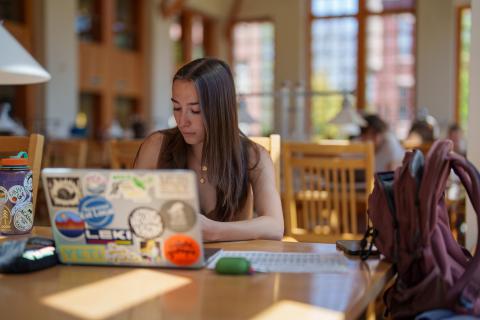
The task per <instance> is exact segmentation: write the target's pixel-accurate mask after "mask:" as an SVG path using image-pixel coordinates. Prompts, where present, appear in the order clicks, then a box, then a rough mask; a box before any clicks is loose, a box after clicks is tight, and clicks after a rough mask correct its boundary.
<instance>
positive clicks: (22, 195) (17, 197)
mask: <svg viewBox="0 0 480 320" xmlns="http://www.w3.org/2000/svg"><path fill="white" fill-rule="evenodd" d="M28 198H29V194H28V192H27V191H26V190H25V188H24V187H23V186H20V185H15V186H13V187H11V188H10V189H8V199H9V200H10V202H11V203H23V202H25V201H26V200H28Z"/></svg>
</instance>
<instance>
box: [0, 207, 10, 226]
mask: <svg viewBox="0 0 480 320" xmlns="http://www.w3.org/2000/svg"><path fill="white" fill-rule="evenodd" d="M11 223H12V214H11V212H10V209H9V208H8V207H7V206H3V209H2V217H1V221H0V229H2V230H10V229H11V226H10V224H11Z"/></svg>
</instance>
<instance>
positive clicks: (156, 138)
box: [142, 131, 165, 148]
mask: <svg viewBox="0 0 480 320" xmlns="http://www.w3.org/2000/svg"><path fill="white" fill-rule="evenodd" d="M164 137H165V134H164V133H163V132H162V131H155V132H153V133H151V134H150V135H149V136H148V137H146V138H145V140H144V141H143V143H142V148H143V147H154V148H157V147H161V146H162V142H163V138H164Z"/></svg>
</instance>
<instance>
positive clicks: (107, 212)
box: [78, 195, 115, 229]
mask: <svg viewBox="0 0 480 320" xmlns="http://www.w3.org/2000/svg"><path fill="white" fill-rule="evenodd" d="M78 211H79V215H80V217H81V218H82V219H83V220H84V221H85V222H86V223H87V224H88V225H89V226H90V227H91V228H94V229H103V228H105V227H106V226H108V225H109V224H110V223H112V221H113V216H114V214H115V212H114V211H113V207H112V204H111V203H110V201H108V200H107V199H105V198H104V197H101V196H97V195H88V196H86V197H84V198H82V199H81V200H80V204H79V205H78Z"/></svg>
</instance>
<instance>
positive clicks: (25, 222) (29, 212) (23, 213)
mask: <svg viewBox="0 0 480 320" xmlns="http://www.w3.org/2000/svg"><path fill="white" fill-rule="evenodd" d="M12 215H13V225H14V226H15V228H16V229H17V230H19V231H28V230H30V229H32V226H33V208H32V203H31V202H27V203H21V204H17V205H16V206H15V207H13V209H12Z"/></svg>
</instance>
